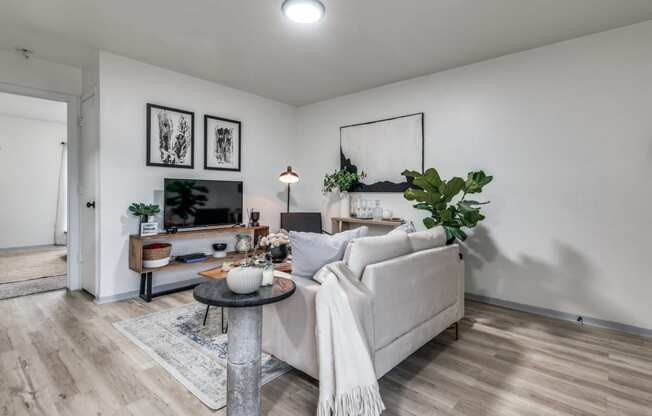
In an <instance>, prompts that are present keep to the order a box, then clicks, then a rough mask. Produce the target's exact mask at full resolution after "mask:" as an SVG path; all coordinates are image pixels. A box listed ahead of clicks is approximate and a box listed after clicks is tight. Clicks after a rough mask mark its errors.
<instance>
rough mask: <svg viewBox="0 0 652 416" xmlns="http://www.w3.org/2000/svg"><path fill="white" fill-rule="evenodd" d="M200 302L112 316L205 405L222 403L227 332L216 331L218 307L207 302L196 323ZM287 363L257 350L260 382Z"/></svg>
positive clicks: (215, 406)
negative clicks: (120, 317)
mask: <svg viewBox="0 0 652 416" xmlns="http://www.w3.org/2000/svg"><path fill="white" fill-rule="evenodd" d="M205 312H206V306H205V305H202V304H199V303H191V304H188V305H184V306H181V307H179V308H174V309H168V310H166V311H161V312H155V313H151V314H149V315H144V316H140V317H137V318H132V319H127V320H125V321H121V322H116V323H115V324H114V326H115V327H116V328H117V329H118V330H119V331H120V332H121V333H122V334H124V335H125V336H126V337H127V338H129V339H130V340H131V341H132V342H134V343H135V344H136V345H138V346H139V347H140V348H142V349H143V350H144V351H146V352H147V353H148V354H149V355H150V356H151V357H152V358H153V359H154V360H156V361H157V362H158V363H159V364H160V365H161V366H162V367H163V368H165V369H166V370H167V371H168V372H169V373H170V374H171V375H172V376H173V377H174V378H176V379H177V380H178V381H179V382H180V383H181V384H183V385H184V386H185V387H186V388H187V389H188V390H189V391H190V392H191V393H192V394H194V395H195V396H197V398H198V399H199V400H201V401H202V402H203V403H204V404H205V405H206V406H208V407H209V408H211V409H214V410H217V409H221V408H223V407H224V406H226V351H227V338H228V337H227V335H226V334H222V333H221V327H220V322H221V315H220V314H221V312H220V308H211V309H210V313H209V315H208V321H207V322H206V326H202V321H203V319H204V313H205ZM290 369H291V367H290V366H289V365H287V364H285V363H284V362H282V361H280V360H278V359H276V358H274V357H272V356H271V355H269V354H265V353H263V356H262V384H266V383H269V382H270V381H272V380H274V379H275V378H277V377H279V376H281V375H283V374H285V373H286V372H288V371H289V370H290Z"/></svg>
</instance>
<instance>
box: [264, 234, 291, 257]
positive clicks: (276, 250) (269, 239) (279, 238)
mask: <svg viewBox="0 0 652 416" xmlns="http://www.w3.org/2000/svg"><path fill="white" fill-rule="evenodd" d="M258 244H259V245H260V246H261V247H264V248H267V249H269V254H270V256H271V258H272V261H273V262H274V263H282V262H283V261H284V260H285V259H286V258H287V256H288V245H289V244H290V238H289V236H288V234H287V232H285V230H281V231H279V232H278V233H271V234H269V235H267V236H264V237H262V238H261V239H260V241H259V242H258Z"/></svg>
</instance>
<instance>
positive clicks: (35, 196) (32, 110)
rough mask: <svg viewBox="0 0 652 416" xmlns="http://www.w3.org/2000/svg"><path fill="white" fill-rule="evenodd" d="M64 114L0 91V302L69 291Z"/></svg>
mask: <svg viewBox="0 0 652 416" xmlns="http://www.w3.org/2000/svg"><path fill="white" fill-rule="evenodd" d="M67 114H68V105H67V103H65V102H60V101H53V100H47V99H42V98H34V97H28V96H24V95H18V94H11V93H3V92H0V166H2V175H0V195H2V199H3V203H2V204H0V229H1V230H2V232H1V233H0V299H7V298H12V297H18V296H24V295H30V294H34V293H41V292H46V291H52V290H57V289H64V288H66V287H68V281H67V275H68V270H67V257H68V256H67V236H68V216H67V215H68V213H67V210H68V195H67V193H68V189H67V187H68V179H67V178H68V162H67V159H68V149H67V146H68V125H67V120H68V115H67Z"/></svg>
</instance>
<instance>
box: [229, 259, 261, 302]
mask: <svg viewBox="0 0 652 416" xmlns="http://www.w3.org/2000/svg"><path fill="white" fill-rule="evenodd" d="M262 283H263V269H262V268H260V267H249V266H242V267H236V268H233V269H231V270H229V273H228V274H227V275H226V285H227V286H228V287H229V289H231V292H233V293H237V294H238V295H248V294H250V293H254V292H255V291H257V290H258V288H259V287H260V285H261V284H262Z"/></svg>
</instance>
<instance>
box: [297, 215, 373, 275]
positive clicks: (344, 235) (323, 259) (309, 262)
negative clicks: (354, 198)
mask: <svg viewBox="0 0 652 416" xmlns="http://www.w3.org/2000/svg"><path fill="white" fill-rule="evenodd" d="M367 231H368V228H367V227H359V228H355V229H353V230H348V231H343V232H341V233H337V234H333V235H328V234H317V233H304V232H298V231H290V244H291V245H292V274H294V275H297V276H301V277H307V278H312V276H313V275H314V274H315V273H317V271H318V270H319V269H321V268H322V267H323V266H324V265H326V264H328V263H332V262H334V261H338V260H342V257H343V256H344V250H345V249H346V245H347V243H348V242H349V241H351V240H353V239H354V238H358V237H363V236H365V235H367Z"/></svg>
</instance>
